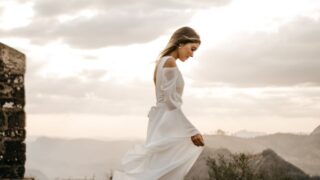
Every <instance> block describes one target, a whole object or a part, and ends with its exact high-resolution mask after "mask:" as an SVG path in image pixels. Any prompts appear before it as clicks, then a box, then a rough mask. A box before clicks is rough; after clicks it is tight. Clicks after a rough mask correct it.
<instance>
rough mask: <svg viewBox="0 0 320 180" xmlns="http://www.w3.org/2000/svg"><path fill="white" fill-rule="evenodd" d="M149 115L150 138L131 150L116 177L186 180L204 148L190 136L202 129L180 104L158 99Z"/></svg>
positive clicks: (133, 179) (147, 179)
mask: <svg viewBox="0 0 320 180" xmlns="http://www.w3.org/2000/svg"><path fill="white" fill-rule="evenodd" d="M148 117H149V122H148V130H147V138H146V142H145V143H143V144H136V145H134V146H133V147H132V148H131V149H130V150H129V151H127V153H126V154H125V155H124V156H123V158H122V161H121V167H120V169H118V170H116V171H115V172H114V174H113V180H183V179H184V176H185V175H186V174H187V173H188V172H189V170H190V169H191V167H192V166H193V164H194V163H195V161H196V160H197V159H198V157H199V155H200V154H201V152H202V151H203V147H201V146H199V147H198V146H196V145H194V144H193V142H192V141H191V138H190V137H191V136H192V135H195V134H197V133H200V132H199V131H198V130H197V129H196V128H195V127H194V126H193V125H192V124H191V123H190V121H189V120H188V119H187V118H186V117H185V115H184V114H183V112H182V111H181V109H180V108H178V109H175V110H173V111H168V110H167V109H166V107H165V104H162V103H158V104H157V106H153V107H151V109H150V111H149V113H148Z"/></svg>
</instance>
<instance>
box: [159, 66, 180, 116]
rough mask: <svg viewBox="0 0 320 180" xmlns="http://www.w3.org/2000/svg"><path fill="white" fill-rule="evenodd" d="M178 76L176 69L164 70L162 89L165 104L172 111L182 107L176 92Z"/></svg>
mask: <svg viewBox="0 0 320 180" xmlns="http://www.w3.org/2000/svg"><path fill="white" fill-rule="evenodd" d="M178 75H179V74H178V70H177V68H176V67H170V68H163V82H162V84H161V86H160V88H161V90H162V91H163V92H164V102H165V103H166V105H167V107H168V109H169V110H170V111H171V110H175V109H177V108H179V107H180V106H181V102H180V101H179V97H178V95H177V92H176V83H177V79H178Z"/></svg>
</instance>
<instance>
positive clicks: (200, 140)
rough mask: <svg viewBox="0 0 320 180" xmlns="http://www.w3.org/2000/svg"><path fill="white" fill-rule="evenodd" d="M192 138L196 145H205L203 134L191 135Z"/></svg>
mask: <svg viewBox="0 0 320 180" xmlns="http://www.w3.org/2000/svg"><path fill="white" fill-rule="evenodd" d="M191 140H192V142H193V144H194V145H196V146H204V141H203V138H202V135H201V134H196V135H193V136H191Z"/></svg>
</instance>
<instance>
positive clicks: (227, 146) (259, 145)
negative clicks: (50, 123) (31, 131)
mask: <svg viewBox="0 0 320 180" xmlns="http://www.w3.org/2000/svg"><path fill="white" fill-rule="evenodd" d="M316 129H317V128H316ZM316 129H315V130H314V132H317V130H316ZM204 140H205V144H206V148H205V150H204V153H207V154H209V155H210V156H214V155H216V154H217V152H220V153H221V152H223V153H226V154H228V153H236V152H244V153H250V154H259V153H261V152H263V151H264V150H265V149H272V151H274V152H275V153H276V154H277V155H278V156H279V157H281V158H283V159H284V160H285V161H287V162H290V163H291V164H293V165H294V166H296V167H298V168H299V169H301V170H302V171H304V172H305V173H307V174H309V175H320V136H319V134H317V133H311V134H310V135H297V134H288V133H287V134H286V133H276V134H271V135H265V136H258V137H255V138H240V137H235V136H227V135H205V136H204ZM136 143H142V141H138V140H137V141H133V140H132V141H116V140H115V141H102V140H93V139H74V140H66V139H57V138H46V137H40V138H37V139H36V140H32V141H27V162H26V169H37V170H39V172H41V173H43V174H44V175H45V176H46V177H47V178H48V179H57V178H60V179H61V178H70V177H71V178H74V177H76V178H81V177H82V178H83V177H93V176H94V177H95V178H96V179H105V176H106V175H107V174H110V171H111V170H113V169H114V168H116V167H117V166H118V165H119V163H120V159H121V157H122V156H123V154H124V153H125V152H126V151H127V150H129V148H130V147H132V146H133V145H134V144H136ZM208 148H210V149H214V151H213V152H211V151H209V150H208ZM202 157H203V156H202ZM203 158H204V157H203ZM200 159H201V158H200ZM196 163H198V162H196ZM201 166H202V165H201V163H200V164H199V167H201ZM199 171H201V172H204V171H206V170H205V168H204V167H202V168H200V169H199ZM199 173H200V172H199Z"/></svg>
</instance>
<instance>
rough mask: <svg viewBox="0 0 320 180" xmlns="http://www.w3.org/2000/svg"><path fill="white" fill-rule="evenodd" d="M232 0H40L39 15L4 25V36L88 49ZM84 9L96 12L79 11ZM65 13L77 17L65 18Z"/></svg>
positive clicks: (146, 35) (154, 33)
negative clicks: (27, 21) (18, 23)
mask: <svg viewBox="0 0 320 180" xmlns="http://www.w3.org/2000/svg"><path fill="white" fill-rule="evenodd" d="M229 2H230V0H216V1H205V0H203V1H197V2H195V1H191V0H189V1H183V2H182V1H161V2H158V1H151V0H144V1H135V2H134V3H132V1H129V0H126V1H115V0H109V1H103V0H95V1H88V0H70V1H67V2H66V1H53V0H41V1H40V0H39V1H36V2H35V4H34V11H35V15H34V18H33V20H32V22H31V23H30V24H29V25H28V26H27V27H21V28H16V29H11V30H10V31H9V30H8V31H6V30H1V29H0V34H1V35H0V36H2V37H23V38H28V39H30V40H31V41H32V42H33V43H38V44H45V43H48V42H50V41H62V42H65V43H67V44H69V45H71V46H73V47H77V48H87V49H92V48H101V47H107V46H113V45H127V44H133V43H145V42H149V41H151V40H154V39H156V38H157V37H159V36H161V35H163V34H165V33H166V32H167V31H168V30H171V28H172V27H180V26H183V25H184V24H186V23H187V22H188V21H189V19H190V18H191V17H192V15H193V14H194V13H195V12H196V11H197V10H199V9H203V8H209V7H212V6H223V5H226V4H228V3H229ZM84 11H89V12H91V13H93V15H92V16H88V17H87V16H82V15H79V14H81V12H84ZM61 15H68V16H71V17H73V18H71V20H68V21H63V22H61V21H60V20H59V17H60V16H61Z"/></svg>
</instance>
